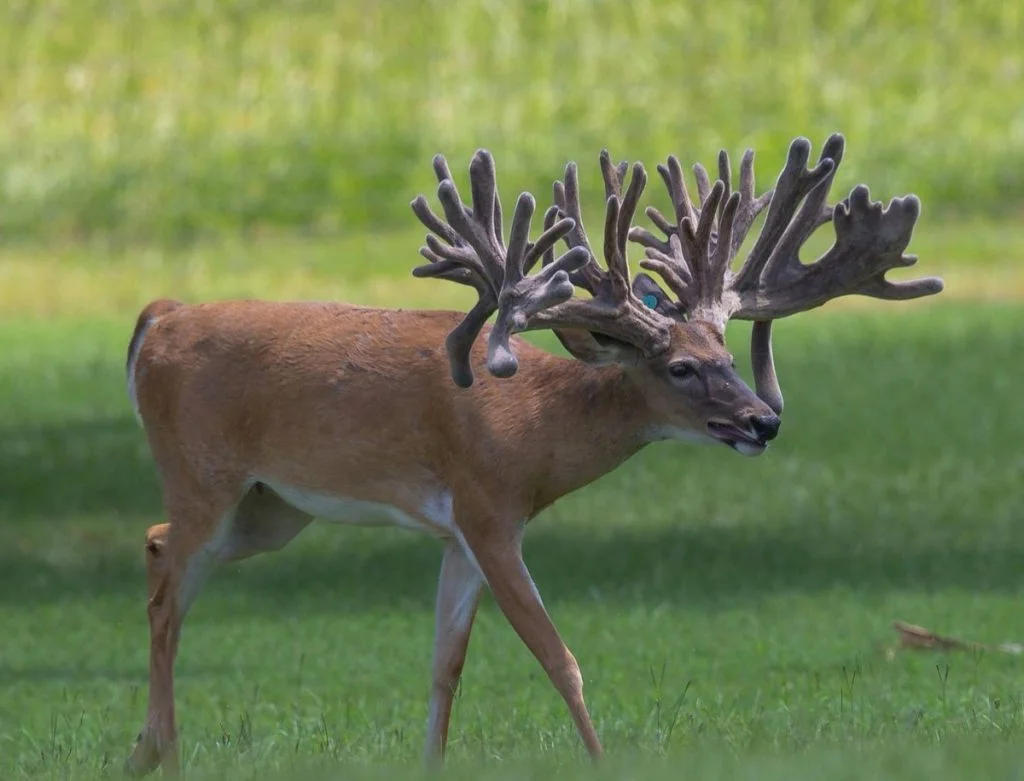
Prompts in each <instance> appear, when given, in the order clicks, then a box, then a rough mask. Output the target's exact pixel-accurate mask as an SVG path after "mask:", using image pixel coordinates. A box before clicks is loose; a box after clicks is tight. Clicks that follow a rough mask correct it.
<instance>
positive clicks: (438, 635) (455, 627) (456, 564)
mask: <svg viewBox="0 0 1024 781" xmlns="http://www.w3.org/2000/svg"><path fill="white" fill-rule="evenodd" d="M460 536H461V535H460ZM483 583H484V579H483V575H481V574H480V568H479V567H478V566H477V564H476V560H475V559H473V554H471V553H470V552H469V550H468V549H467V548H466V547H465V545H464V544H462V543H458V544H451V545H449V546H448V548H447V549H446V550H445V553H444V561H443V562H442V563H441V575H440V577H439V579H438V585H437V608H436V614H435V619H434V622H435V623H434V663H433V667H434V670H433V678H434V686H432V687H431V694H430V715H429V716H428V718H427V741H428V745H427V750H428V752H429V751H431V750H432V748H433V746H434V744H435V741H437V740H438V739H439V737H440V735H439V730H440V729H441V725H440V723H439V721H440V719H441V718H442V716H443V715H444V714H450V709H451V701H452V697H453V692H451V691H450V690H449V691H445V690H444V689H440V690H439V689H438V686H437V684H438V683H441V684H445V683H447V682H446V680H445V679H446V677H447V676H448V675H450V674H451V669H452V667H453V666H454V663H455V660H456V658H458V657H462V656H463V655H464V654H465V646H466V643H467V642H468V640H469V638H468V635H469V631H470V627H471V626H472V623H473V616H474V613H475V610H476V604H477V599H478V598H479V596H480V589H481V588H482V587H483ZM460 666H461V659H460Z"/></svg>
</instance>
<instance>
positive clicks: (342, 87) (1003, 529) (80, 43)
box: [0, 0, 1024, 781]
mask: <svg viewBox="0 0 1024 781" xmlns="http://www.w3.org/2000/svg"><path fill="white" fill-rule="evenodd" d="M1018 6H1019V4H1014V3H1004V2H994V1H992V2H989V1H986V2H979V3H973V4H969V5H968V4H963V3H941V4H936V3H926V2H923V0H922V1H920V2H904V3H885V2H870V1H869V0H851V2H847V3H843V4H840V5H837V4H835V3H825V2H823V1H822V0H813V1H812V2H795V0H782V2H778V3H774V4H772V5H771V8H770V9H769V7H768V6H763V7H762V6H760V5H756V4H753V3H747V2H742V0H719V1H718V2H715V3H713V4H706V5H705V4H699V3H690V4H678V3H668V2H656V1H655V0H647V1H643V0H639V1H636V2H631V3H611V2H597V3H584V2H580V0H568V1H567V2H559V3H544V2H529V3H520V4H508V3H506V4H501V3H480V2H472V1H471V0H449V2H444V3H441V2H433V1H429V2H422V3H416V4H413V3H401V4H400V3H397V2H394V3H371V2H366V1H365V0H361V1H360V2H349V3H327V2H325V1H324V0H286V1H285V2H275V3H266V2H257V1H256V0H232V1H231V2H220V3H211V2H205V0H203V1H201V0H154V1H153V2H146V3H141V4H139V3H135V4H131V3H129V4H125V3H112V2H110V0H82V1H79V0H76V1H75V2H71V0H10V1H9V2H7V3H5V4H3V7H2V8H0V170H2V171H3V172H4V176H3V178H0V235H2V236H3V238H4V241H5V247H4V251H3V253H2V254H0V778H3V779H5V780H6V779H13V780H14V781H19V780H20V779H77V778H97V777H98V778H104V777H113V776H116V775H117V774H118V772H119V770H120V765H121V762H122V760H123V757H124V756H125V754H126V752H127V750H128V748H129V745H130V743H131V740H132V738H133V737H134V735H135V734H136V732H137V731H138V729H139V727H140V726H141V723H142V719H143V715H144V707H145V687H146V678H147V675H146V663H147V653H148V638H147V627H146V618H145V604H144V602H145V581H144V572H143V566H142V541H143V533H144V530H145V528H146V527H147V526H148V525H149V524H151V523H154V522H156V521H157V520H159V518H160V515H159V512H160V511H159V506H160V494H159V486H158V484H157V480H156V477H155V473H154V470H153V467H152V463H151V460H150V457H149V454H148V452H147V450H146V447H145V442H144V438H143V435H142V432H141V431H140V429H139V428H138V426H137V425H136V423H135V421H134V418H133V417H132V415H131V412H130V410H129V406H128V402H127V398H126V396H125V390H124V379H123V356H124V350H125V346H126V342H127V340H128V337H129V334H130V329H131V327H132V324H133V323H134V318H135V316H136V314H137V311H138V309H139V308H140V307H141V306H142V305H143V304H144V303H145V302H146V301H148V300H150V299H152V298H154V297H156V296H163V295H171V296H177V297H182V298H185V299H187V300H193V301H194V300H202V299H209V298H220V297H242V296H261V297H273V298H310V297H313V298H339V299H346V300H350V301H356V302H362V303H377V304H391V305H400V306H438V307H449V306H460V307H461V306H464V305H466V304H467V303H468V302H469V300H470V297H469V294H468V293H467V292H466V291H463V290H461V289H456V287H455V286H453V285H445V284H443V283H436V282H424V281H418V280H414V279H412V277H411V275H410V274H409V269H410V267H411V266H412V265H413V264H414V263H415V262H416V255H415V251H416V248H417V247H418V246H419V243H420V240H421V238H422V234H423V231H422V229H420V228H418V227H417V224H416V222H415V220H414V218H413V217H412V215H411V213H410V212H409V209H408V201H409V200H410V199H411V198H412V197H413V196H414V195H415V194H417V193H419V192H424V191H432V190H433V180H432V178H431V175H430V167H429V160H430V157H431V155H433V154H434V153H435V152H437V151H443V152H445V153H446V154H447V155H448V156H449V159H450V161H451V163H452V165H453V168H455V169H456V171H457V172H458V175H459V176H460V183H461V182H463V181H465V179H464V171H465V166H466V163H467V161H468V157H469V155H470V154H471V152H472V151H473V149H475V148H476V147H478V146H486V147H489V148H490V149H491V150H492V151H494V152H495V155H496V157H497V163H498V167H499V175H500V177H501V180H502V194H503V197H504V198H505V200H506V202H510V201H511V197H512V195H513V194H514V193H515V192H517V191H518V190H520V189H523V188H529V189H531V190H532V191H534V192H535V193H536V194H537V196H538V199H539V200H540V201H541V202H542V203H543V202H545V201H546V200H547V197H548V193H549V188H550V182H551V180H552V179H553V178H554V177H555V176H557V175H558V174H559V173H560V171H561V168H562V166H563V165H564V163H565V161H566V160H567V159H570V158H572V159H576V160H578V161H579V162H580V164H581V170H582V176H583V185H584V187H585V189H586V195H585V200H586V201H587V203H585V208H586V209H587V212H586V213H587V214H591V215H593V216H590V217H588V225H599V224H600V218H599V217H598V216H597V215H598V214H599V211H598V210H597V208H596V207H597V206H598V205H599V201H598V199H597V197H596V196H597V195H598V194H599V192H600V185H599V180H598V178H597V167H596V157H597V153H598V151H599V150H600V149H601V148H602V147H603V146H606V145H607V146H610V148H611V150H612V152H613V153H614V155H615V156H616V157H629V158H630V159H637V158H640V159H643V160H644V162H645V163H647V165H648V168H649V169H652V168H653V165H654V164H655V163H656V162H658V161H659V160H661V159H662V158H663V157H664V156H665V155H667V154H668V153H670V152H675V153H678V154H680V155H681V157H682V158H683V160H684V163H688V162H692V161H695V160H702V161H704V162H705V163H709V162H711V161H713V159H714V154H715V153H716V152H717V150H718V148H719V147H720V146H725V147H727V148H728V149H730V150H731V151H734V152H739V151H740V150H741V149H742V148H744V147H745V146H749V145H753V146H755V147H756V148H757V149H758V170H759V172H760V174H759V182H760V185H761V188H763V187H765V186H767V184H768V183H769V182H770V180H771V178H772V177H774V176H775V174H776V173H777V171H778V170H779V167H780V166H781V163H782V160H783V157H784V155H785V150H786V147H787V145H788V142H789V140H790V139H791V138H792V137H793V136H795V135H797V134H803V135H807V136H809V137H810V138H811V139H812V140H813V141H814V143H815V148H816V149H817V148H819V147H820V144H821V142H822V140H823V139H824V137H825V136H826V135H827V134H828V133H830V132H833V131H835V130H840V131H842V132H844V133H845V134H846V135H847V137H848V141H849V147H848V153H847V160H846V162H845V163H844V165H843V168H842V169H841V171H840V175H839V177H838V180H837V183H836V186H835V188H834V195H835V196H838V195H841V194H842V193H843V191H845V190H847V189H848V188H849V187H850V186H851V185H852V184H854V183H856V182H860V181H865V182H868V183H869V184H870V185H871V186H872V192H873V194H874V195H875V196H876V197H880V198H886V197H888V196H891V195H896V194H902V193H905V192H908V191H913V192H917V193H918V194H919V195H921V196H922V198H923V199H924V205H925V208H924V212H923V215H922V219H921V223H920V226H919V229H918V231H917V233H916V235H915V238H914V242H913V244H912V245H911V248H910V249H911V251H912V252H916V253H917V254H919V255H920V256H921V258H922V264H921V273H929V274H930V273H939V274H941V275H943V276H944V277H945V278H946V280H947V290H946V292H945V293H944V294H943V295H942V296H940V297H936V298H934V299H929V300H927V301H922V302H917V303H914V304H888V305H867V306H861V305H854V304H855V303H857V302H855V301H853V300H847V301H846V302H845V303H844V304H839V303H837V304H833V305H829V306H828V307H826V309H825V310H822V311H820V312H816V313H814V314H810V315H805V316H802V317H799V318H795V319H794V320H793V321H792V322H789V321H787V322H785V323H781V324H779V326H778V328H777V331H776V333H777V337H776V344H777V348H776V353H777V358H778V364H779V371H780V374H781V377H782V381H783V386H784V390H785V391H786V402H787V409H786V422H785V424H784V428H783V434H782V437H781V439H780V440H779V442H778V443H777V444H776V445H774V446H773V447H772V449H771V452H770V453H769V454H768V455H767V456H765V457H763V458H761V459H757V460H753V461H752V460H749V459H741V458H739V457H737V456H736V455H735V454H733V453H731V452H728V451H726V450H725V449H724V448H723V449H719V450H716V449H709V448H695V447H688V446H684V445H668V444H666V445H659V446H656V447H652V448H650V449H648V450H647V451H645V452H644V453H642V454H641V455H640V456H638V457H637V458H635V459H634V460H632V461H631V462H629V463H628V464H627V465H626V466H624V467H623V468H621V469H620V470H618V471H617V472H615V473H613V474H611V475H609V476H607V477H606V478H604V479H602V480H601V481H599V482H598V483H596V484H595V485H593V486H590V487H589V488H587V489H585V490H583V491H580V492H578V493H577V494H574V495H572V496H570V497H567V498H566V499H565V500H564V501H562V502H560V503H559V504H557V505H556V506H555V507H554V508H552V509H551V510H550V511H549V512H547V513H546V514H545V515H544V516H542V517H541V518H539V519H538V520H537V522H536V525H535V528H532V529H531V532H530V534H529V535H528V536H527V542H526V555H527V559H528V562H529V563H530V565H531V568H532V570H533V572H534V574H535V576H536V578H537V581H538V583H539V585H540V588H541V591H542V593H543V594H544V597H545V601H546V603H547V605H548V606H549V608H550V609H551V611H552V613H553V615H554V618H555V620H556V623H557V624H558V626H559V628H560V630H561V632H562V634H563V635H564V636H565V638H566V639H567V641H568V642H569V644H570V646H571V648H572V649H573V651H574V652H575V653H576V655H577V657H578V658H579V660H580V663H581V665H582V667H583V671H584V674H585V676H586V680H587V697H588V701H589V704H590V707H591V711H592V714H593V716H594V719H595V722H596V724H597V726H598V729H599V731H600V733H601V736H602V738H603V740H604V742H605V746H606V748H607V750H608V752H609V762H608V764H607V765H606V766H604V767H603V768H601V769H600V770H594V769H592V768H590V767H589V766H588V765H587V763H586V762H585V760H584V758H583V753H582V751H581V749H580V747H579V745H578V741H577V738H576V736H575V734H574V732H573V730H572V728H571V725H570V722H569V719H568V716H567V713H566V709H565V707H564V705H563V704H562V703H561V701H560V700H559V698H558V697H557V695H556V694H555V693H554V692H553V691H552V689H551V687H550V685H549V684H548V683H547V681H546V679H545V677H544V676H543V674H542V673H541V671H540V670H539V668H538V666H537V664H536V662H535V661H534V660H533V659H532V658H531V657H530V655H529V654H528V652H527V651H526V649H525V648H524V647H523V646H522V645H521V643H520V642H519V640H518V639H517V638H516V636H515V634H514V633H513V632H512V630H511V629H510V628H509V627H508V626H507V625H506V624H505V622H504V620H503V619H502V617H501V616H500V615H499V613H498V612H497V611H496V609H495V608H494V606H493V604H492V603H491V602H490V600H489V599H486V600H485V604H484V606H483V609H482V613H481V616H480V618H479V620H478V624H477V627H476V629H475V632H474V635H473V641H472V644H471V649H470V658H469V662H468V665H467V669H466V675H465V680H464V687H463V690H462V692H461V694H460V697H459V699H458V702H457V705H456V711H455V717H454V720H453V727H452V744H451V748H452V756H451V759H452V763H451V767H450V769H449V772H450V774H451V775H452V777H453V778H474V779H476V778H493V779H502V778H551V777H558V778H569V779H572V778H580V779H582V778H588V779H589V778H596V779H601V778H609V779H610V778H636V777H640V778H665V779H669V778H673V779H674V778H677V777H679V775H680V768H682V769H683V770H685V771H687V772H688V773H689V774H691V775H693V776H694V777H699V778H706V779H736V778H740V779H742V778H752V779H753V778H756V779H758V781H762V780H763V779H775V778H778V779H786V781H791V780H795V781H800V780H802V779H808V780H809V779H818V778H822V777H828V778H836V779H844V778H851V779H852V778H866V777H868V778H880V779H881V778H891V779H899V780H900V781H912V780H913V779H918V778H921V779H924V778H927V779H929V780H930V781H936V780H938V779H947V778H948V779H954V778H963V777H970V776H977V777H986V778H991V777H1007V778H1011V777H1020V775H1021V771H1020V770H1019V767H1020V763H1019V746H1020V744H1021V741H1022V738H1024V658H1014V657H1009V656H1003V655H998V654H981V653H978V654H954V655H949V656H941V655H932V654H911V653H906V654H898V655H896V656H895V657H892V658H890V657H889V656H887V655H886V653H885V648H886V647H887V645H888V644H890V643H891V642H892V641H893V640H894V636H893V632H892V630H891V629H890V627H889V623H890V621H891V620H893V619H897V618H900V619H904V620H908V621H911V622H916V623H921V624H923V625H925V626H928V627H930V628H933V629H935V630H938V631H942V632H948V633H950V634H954V635H957V636H960V637H964V638H967V639H969V640H977V641H982V642H987V643H998V642H1002V641H1014V640H1015V641H1022V640H1024V614H1022V612H1021V610H1020V604H1021V596H1022V591H1024V581H1022V579H1021V575H1020V561H1021V559H1022V556H1024V550H1022V539H1024V537H1022V535H1021V527H1020V524H1021V520H1022V507H1024V504H1022V494H1021V485H1024V457H1022V455H1021V453H1022V451H1021V442H1022V441H1024V417H1022V416H1021V415H1020V414H1019V406H1020V398H1019V397H1020V388H1021V387H1022V384H1024V363H1022V362H1021V360H1020V355H1021V354H1022V353H1024V331H1022V329H1021V328H1020V323H1021V307H1020V300H1021V296H1022V295H1024V263H1021V261H1022V260H1024V228H1022V227H1021V226H1020V225H1019V224H1017V223H1019V220H1017V222H1014V218H1015V217H1017V216H1019V215H1020V214H1021V208H1020V207H1021V204H1022V203H1024V185H1022V180H1021V177H1020V176H1019V175H1018V174H1017V172H1019V171H1021V170H1024V115H1022V114H1021V101H1020V99H1019V98H1020V96H1019V92H1020V88H1019V84H1020V83H1021V79H1022V77H1024V54H1022V50H1021V47H1020V46H1019V44H1018V41H1019V40H1020V39H1021V38H1022V37H1024V29H1022V27H1024V24H1022V21H1024V11H1022V9H1021V8H1020V7H1018ZM652 173H653V171H652ZM649 200H650V201H652V202H659V203H662V204H663V201H664V196H663V195H662V194H661V193H660V182H657V180H656V179H655V181H654V182H652V185H651V194H650V199H649ZM591 230H592V231H593V228H592V229H591ZM325 236H326V238H324V237H325ZM827 238H828V237H827V236H824V235H823V236H821V237H817V238H816V239H815V241H814V242H812V243H813V244H815V246H816V247H821V246H823V244H824V242H825V241H827ZM634 252H635V250H634ZM635 254H638V253H635ZM448 288H451V289H448ZM860 303H863V300H861V301H860ZM744 337H745V333H744V327H743V326H742V325H739V326H736V327H735V328H734V329H733V330H732V331H731V332H730V341H731V344H732V346H733V348H734V349H735V351H736V352H737V353H738V354H739V357H740V359H741V360H742V356H743V354H744V342H745V338H744ZM536 338H537V339H539V340H540V341H541V342H542V343H544V344H545V345H548V346H550V345H551V343H552V340H551V339H550V338H547V337H545V336H544V335H538V336H537V337H536ZM439 558H440V551H439V550H438V548H437V545H436V543H434V542H432V541H430V540H426V539H420V538H418V537H415V536H411V535H408V534H403V533H400V532H392V531H369V530H352V529H339V528H332V527H329V526H319V525H317V526H314V527H313V528H311V529H310V530H309V531H307V532H306V533H305V534H304V535H303V536H302V537H300V539H299V540H297V541H296V542H295V543H293V544H292V545H291V546H290V547H289V548H288V549H286V550H285V551H284V552H282V553H279V554H275V555H273V556H267V557H261V558H257V559H254V560H252V561H248V562H245V563H243V564H240V565H235V566H231V567H229V568H226V569H224V570H223V571H222V572H221V574H220V576H219V577H218V578H216V579H214V580H213V582H212V583H211V584H210V585H209V587H208V588H207V590H206V591H205V592H204V594H203V595H202V596H201V598H200V599H199V600H198V602H197V604H196V606H195V608H194V610H193V612H192V613H191V615H190V616H189V620H188V623H187V625H186V629H185V634H184V640H183V646H182V653H181V657H180V664H179V667H178V678H177V685H178V706H179V709H178V716H179V724H180V728H181V731H182V748H183V754H184V758H185V762H186V766H187V768H188V770H189V772H190V774H191V777H196V778H210V779H221V778H227V779H248V778H254V777H266V778H270V779H282V781H284V779H292V778H337V777H339V776H343V777H359V778H363V777H365V778H389V779H390V778H395V777H397V778H416V777H420V776H421V775H422V774H421V772H420V771H419V770H418V765H417V760H418V757H419V753H420V745H421V741H422V737H423V731H424V727H425V721H426V704H427V693H428V677H429V662H430V648H431V633H432V617H433V608H432V600H433V589H434V584H435V581H436V571H437V566H438V564H439ZM1014 774H1016V775H1014Z"/></svg>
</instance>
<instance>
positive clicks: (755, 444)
mask: <svg viewBox="0 0 1024 781" xmlns="http://www.w3.org/2000/svg"><path fill="white" fill-rule="evenodd" d="M708 434H710V435H711V436H712V437H713V438H714V439H717V440H718V441H719V442H721V443H722V444H723V445H728V446H729V447H731V448H732V449H733V450H735V451H736V452H737V453H741V454H742V455H745V456H759V455H761V454H762V453H763V452H764V451H765V450H767V449H768V443H767V442H765V441H764V440H763V439H761V438H760V437H758V436H755V435H754V434H752V433H751V432H749V431H747V430H745V429H742V428H740V427H739V426H734V425H733V424H732V423H721V422H719V421H714V420H712V421H711V422H709V423H708Z"/></svg>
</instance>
